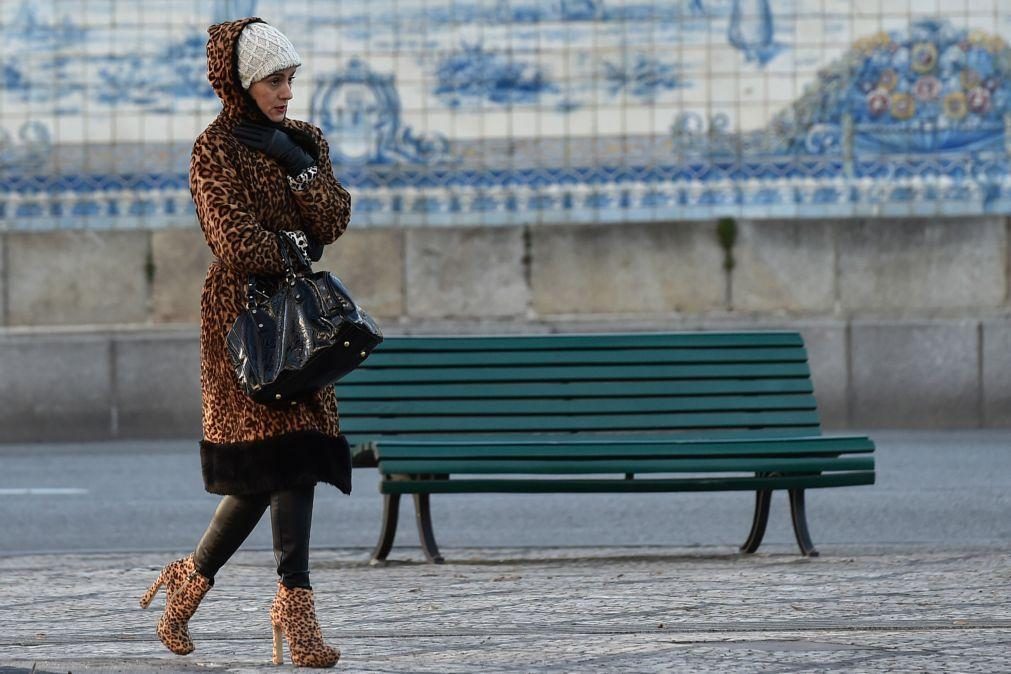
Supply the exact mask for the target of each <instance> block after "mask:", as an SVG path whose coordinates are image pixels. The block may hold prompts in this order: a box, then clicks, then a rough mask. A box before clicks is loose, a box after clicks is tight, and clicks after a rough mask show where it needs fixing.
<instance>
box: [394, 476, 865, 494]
mask: <svg viewBox="0 0 1011 674" xmlns="http://www.w3.org/2000/svg"><path fill="white" fill-rule="evenodd" d="M861 484H874V471H854V472H850V473H832V474H829V475H783V476H776V477H705V478H695V479H692V478H654V479H643V480H639V479H636V480H625V479H619V478H612V479H582V480H558V479H544V478H541V479H534V480H523V479H503V480H493V479H479V480H383V481H382V482H380V491H381V492H382V493H383V494H416V493H433V494H453V493H456V494H463V493H539V494H546V493H562V492H574V493H611V492H666V491H755V490H757V489H792V488H805V489H808V488H810V489H816V488H819V487H846V486H853V485H861Z"/></svg>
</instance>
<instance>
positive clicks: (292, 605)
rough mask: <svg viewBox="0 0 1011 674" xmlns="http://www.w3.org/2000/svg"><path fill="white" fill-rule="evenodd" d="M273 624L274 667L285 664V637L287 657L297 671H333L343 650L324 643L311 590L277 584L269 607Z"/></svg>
mask: <svg viewBox="0 0 1011 674" xmlns="http://www.w3.org/2000/svg"><path fill="white" fill-rule="evenodd" d="M270 624H271V627H272V628H273V630H274V664H275V665H280V664H282V662H283V661H284V654H283V644H282V639H281V637H282V635H283V637H284V639H287V641H288V657H289V658H291V663H292V664H293V665H295V666H297V667H333V666H334V665H335V664H337V661H338V660H339V659H340V657H341V652H340V649H337V648H334V647H332V646H328V645H327V644H326V643H325V642H324V641H323V632H322V630H320V627H319V621H317V620H316V606H315V601H314V599H313V594H312V590H310V589H309V588H306V587H292V588H289V587H286V586H285V585H284V584H283V583H278V584H277V594H276V595H275V596H274V601H273V603H272V604H271V605H270Z"/></svg>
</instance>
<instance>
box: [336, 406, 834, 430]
mask: <svg viewBox="0 0 1011 674" xmlns="http://www.w3.org/2000/svg"><path fill="white" fill-rule="evenodd" d="M817 423H818V415H817V413H816V412H806V411H799V412H727V413H718V412H713V413H707V412H695V413H688V412H686V413H669V414H666V413H664V414H596V415H588V416H569V415H545V416H536V415H526V416H517V417H509V416H494V417H493V416H474V417H469V416H438V417H436V416H398V417H385V418H384V417H359V418H358V419H357V421H356V424H355V425H356V427H357V431H358V432H362V433H365V432H370V433H384V432H415V433H416V432H424V431H442V432H447V433H453V432H475V431H480V432H483V433H485V432H487V433H490V432H495V431H509V430H514V431H567V430H573V431H576V430H578V431H586V430H593V429H601V430H621V429H625V430H665V429H669V428H731V427H732V428H748V427H751V426H756V427H757V426H777V425H778V426H800V425H808V424H817Z"/></svg>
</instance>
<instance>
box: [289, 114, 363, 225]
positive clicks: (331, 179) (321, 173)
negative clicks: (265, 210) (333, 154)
mask: <svg viewBox="0 0 1011 674" xmlns="http://www.w3.org/2000/svg"><path fill="white" fill-rule="evenodd" d="M306 126H308V127H309V128H308V129H307V130H306V133H308V135H310V136H311V137H312V140H313V142H314V143H315V144H316V148H317V159H316V169H317V171H318V172H317V174H316V177H315V178H313V180H312V182H310V183H309V185H308V186H307V187H306V189H304V190H301V191H298V192H294V191H293V192H292V194H293V195H294V197H295V203H296V204H298V209H299V211H300V212H301V215H302V226H303V228H304V230H305V233H306V234H308V235H309V236H310V237H312V239H313V240H314V241H315V242H317V243H320V244H323V245H326V244H330V243H333V242H334V241H336V240H337V237H339V236H340V235H341V234H343V233H344V230H345V229H347V226H348V222H349V221H350V220H351V195H350V194H349V193H348V191H347V190H346V189H344V187H343V186H342V185H341V184H340V182H339V181H338V180H337V177H336V176H335V175H334V172H333V165H332V164H331V163H330V147H329V145H327V142H326V139H324V138H323V133H322V132H321V131H320V130H319V129H317V128H316V127H314V126H309V125H306Z"/></svg>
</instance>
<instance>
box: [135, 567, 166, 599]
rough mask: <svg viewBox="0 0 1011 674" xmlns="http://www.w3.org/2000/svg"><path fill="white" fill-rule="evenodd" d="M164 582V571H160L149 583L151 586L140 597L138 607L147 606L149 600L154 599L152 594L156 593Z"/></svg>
mask: <svg viewBox="0 0 1011 674" xmlns="http://www.w3.org/2000/svg"><path fill="white" fill-rule="evenodd" d="M164 584H165V572H164V571H162V572H161V573H159V574H158V578H157V579H155V581H154V582H153V583H151V587H149V588H148V589H147V592H145V593H144V596H143V597H141V598H140V607H141V608H147V607H148V606H150V605H151V602H152V601H153V600H154V596H155V595H156V594H158V590H160V589H161V586H162V585H164Z"/></svg>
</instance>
